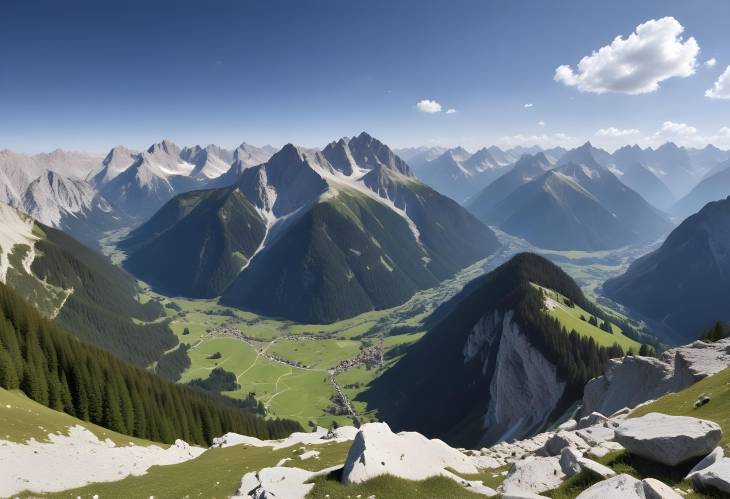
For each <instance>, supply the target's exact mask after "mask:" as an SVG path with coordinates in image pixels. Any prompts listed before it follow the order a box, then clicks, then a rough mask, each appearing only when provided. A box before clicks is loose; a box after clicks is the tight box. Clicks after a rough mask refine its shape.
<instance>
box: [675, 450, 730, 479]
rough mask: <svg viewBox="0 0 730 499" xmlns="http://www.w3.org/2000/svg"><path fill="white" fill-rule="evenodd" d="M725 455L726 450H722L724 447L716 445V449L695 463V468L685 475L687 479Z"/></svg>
mask: <svg viewBox="0 0 730 499" xmlns="http://www.w3.org/2000/svg"><path fill="white" fill-rule="evenodd" d="M723 457H725V451H724V450H722V447H716V448H715V450H713V451H712V452H710V453H709V454H707V455H706V456H705V457H704V458H702V460H701V461H700V462H699V463H697V464H695V466H694V468H692V469H691V470H690V472H689V473H687V476H686V477H684V478H685V479H690V478H692V476H693V475H694V474H695V473H697V472H698V471H700V470H704V469H705V468H707V467H709V466H710V465H712V464H715V462H717V461H718V460H720V459H722V458H723Z"/></svg>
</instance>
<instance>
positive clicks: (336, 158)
mask: <svg viewBox="0 0 730 499" xmlns="http://www.w3.org/2000/svg"><path fill="white" fill-rule="evenodd" d="M121 246H122V248H124V249H125V250H126V251H127V252H128V258H127V260H126V262H125V266H126V268H127V269H129V270H130V271H131V272H132V273H134V274H135V275H137V276H138V277H140V278H142V279H144V280H146V281H148V282H150V283H152V284H154V285H155V286H157V287H159V288H160V289H164V290H166V291H168V292H172V293H179V294H184V295H187V296H193V297H214V296H219V295H220V296H221V302H222V303H223V304H226V305H231V306H236V307H240V308H245V309H248V310H253V311H256V312H259V313H262V314H265V315H269V316H275V317H284V318H287V319H291V320H297V321H304V322H332V321H335V320H339V319H343V318H346V317H351V316H353V315H356V314H358V313H362V312H365V311H368V310H374V309H382V308H388V307H392V306H395V305H398V304H400V303H403V302H404V301H406V300H407V299H409V298H410V297H411V296H412V295H413V294H414V293H415V292H416V291H418V290H421V289H425V288H428V287H432V286H434V285H436V284H437V283H438V282H440V281H441V280H443V279H445V278H447V277H449V276H451V275H453V274H454V273H455V272H456V271H458V270H460V269H461V268H463V267H465V266H467V265H469V264H471V263H474V262H476V261H477V260H479V259H480V258H483V257H485V256H487V255H489V254H491V253H493V252H494V251H495V250H496V249H497V247H498V243H497V240H496V237H495V236H494V234H493V233H492V232H491V231H490V230H489V229H488V228H487V227H485V226H484V225H482V224H481V223H480V222H478V221H477V220H476V219H475V218H474V217H473V216H471V215H470V214H469V213H468V212H466V210H464V209H463V208H461V207H460V206H459V205H458V204H457V203H455V202H454V201H452V200H450V199H448V198H446V197H444V196H442V195H440V194H438V193H437V192H435V191H434V190H433V189H431V188H429V187H427V186H426V185H425V184H423V183H422V182H420V181H419V180H418V179H417V178H415V177H414V176H413V174H412V172H411V170H410V168H409V166H408V165H407V164H406V163H405V162H404V161H403V160H402V159H401V158H399V157H398V156H397V155H396V154H395V153H393V152H392V151H391V150H390V148H388V147H387V146H386V145H384V144H383V143H381V142H380V141H378V140H377V139H374V138H373V137H371V136H370V135H368V134H366V133H364V132H363V133H362V134H360V135H359V136H357V137H353V138H349V139H340V140H338V141H336V142H333V143H331V144H328V145H327V146H326V147H325V148H324V149H323V150H322V151H321V152H318V151H314V152H312V151H308V150H304V149H300V148H297V147H295V146H293V145H291V144H288V145H286V146H284V147H283V148H282V149H281V150H280V151H279V152H277V153H276V154H274V155H273V156H272V157H271V158H270V159H269V160H268V161H267V162H266V163H263V164H261V165H258V166H255V167H250V168H246V169H243V170H242V173H241V175H240V177H239V178H238V180H237V181H236V183H235V184H233V185H231V186H229V187H223V188H219V189H215V190H209V191H196V192H192V193H187V194H182V195H179V196H177V197H176V198H174V199H173V200H171V201H170V202H169V203H167V205H165V206H164V207H163V208H162V209H161V210H160V211H159V212H158V213H157V214H156V215H155V216H154V217H153V218H152V219H150V220H149V222H147V223H145V224H143V225H142V226H140V227H139V228H138V229H136V230H135V231H133V232H132V233H131V234H130V235H129V237H128V238H127V240H126V241H123V242H122V244H121ZM172 248H175V250H176V251H175V254H174V255H171V249H172ZM163 260H164V263H162V264H161V263H160V262H162V261H163ZM191 268H194V269H196V271H195V272H190V271H189V269H191Z"/></svg>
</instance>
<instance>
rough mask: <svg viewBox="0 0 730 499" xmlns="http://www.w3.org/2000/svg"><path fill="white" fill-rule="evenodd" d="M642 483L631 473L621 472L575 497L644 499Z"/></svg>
mask: <svg viewBox="0 0 730 499" xmlns="http://www.w3.org/2000/svg"><path fill="white" fill-rule="evenodd" d="M645 497H646V495H645V494H644V484H643V483H642V482H640V481H639V480H637V479H636V478H634V477H632V476H631V475H626V474H621V475H617V476H615V477H613V478H609V479H608V480H603V481H602V482H598V483H596V484H594V485H592V486H591V487H588V488H587V489H586V490H584V491H583V492H581V493H580V494H579V495H578V497H577V498H576V499H645Z"/></svg>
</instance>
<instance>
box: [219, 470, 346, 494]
mask: <svg viewBox="0 0 730 499" xmlns="http://www.w3.org/2000/svg"><path fill="white" fill-rule="evenodd" d="M338 468H339V466H333V467H331V468H326V469H324V470H321V471H317V472H312V471H307V470H302V469H299V468H289V467H286V466H274V467H273V468H264V469H262V470H260V471H257V472H249V473H246V474H245V475H243V478H242V479H241V486H240V488H239V489H238V491H237V492H236V494H235V495H234V496H232V498H231V499H305V498H306V496H307V494H309V492H310V491H311V490H312V488H313V487H314V484H312V483H307V482H309V481H310V480H312V479H313V478H316V477H318V476H322V475H326V474H328V473H330V472H332V471H334V470H336V469H338Z"/></svg>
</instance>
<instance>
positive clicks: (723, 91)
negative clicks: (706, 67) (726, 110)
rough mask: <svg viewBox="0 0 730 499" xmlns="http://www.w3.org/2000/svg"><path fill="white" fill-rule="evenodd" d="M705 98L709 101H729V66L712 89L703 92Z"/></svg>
mask: <svg viewBox="0 0 730 499" xmlns="http://www.w3.org/2000/svg"><path fill="white" fill-rule="evenodd" d="M705 97H709V98H711V99H730V66H728V67H727V68H726V69H725V72H724V73H723V74H721V75H720V77H719V78H718V79H717V81H716V82H715V83H714V84H713V85H712V88H710V89H708V90H707V91H706V92H705Z"/></svg>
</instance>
